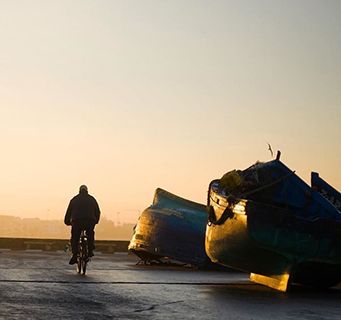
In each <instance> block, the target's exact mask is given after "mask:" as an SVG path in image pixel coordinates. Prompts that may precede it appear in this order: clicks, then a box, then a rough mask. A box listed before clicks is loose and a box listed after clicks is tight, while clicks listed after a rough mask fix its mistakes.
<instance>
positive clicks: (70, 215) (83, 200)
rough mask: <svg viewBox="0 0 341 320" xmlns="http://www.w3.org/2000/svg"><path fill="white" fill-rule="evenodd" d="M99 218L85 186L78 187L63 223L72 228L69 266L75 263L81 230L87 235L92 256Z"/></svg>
mask: <svg viewBox="0 0 341 320" xmlns="http://www.w3.org/2000/svg"><path fill="white" fill-rule="evenodd" d="M99 217H100V210H99V206H98V203H97V201H96V199H95V198H94V197H93V196H91V195H89V193H88V187H87V186H86V185H81V186H80V187H79V194H78V195H76V196H75V197H73V198H72V199H71V201H70V203H69V206H68V208H67V210H66V214H65V218H64V223H65V224H66V225H68V226H72V228H71V247H72V258H71V260H70V262H69V264H75V263H76V262H77V254H78V242H79V237H80V234H81V232H82V230H86V232H87V235H88V245H89V256H90V257H92V256H93V255H94V253H93V250H94V248H95V246H94V241H95V239H94V238H95V232H94V228H95V225H96V224H97V223H98V221H99Z"/></svg>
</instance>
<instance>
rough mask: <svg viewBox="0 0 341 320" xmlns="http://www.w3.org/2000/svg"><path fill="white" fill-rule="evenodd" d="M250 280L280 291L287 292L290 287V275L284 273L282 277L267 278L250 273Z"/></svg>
mask: <svg viewBox="0 0 341 320" xmlns="http://www.w3.org/2000/svg"><path fill="white" fill-rule="evenodd" d="M250 280H251V281H252V282H256V283H259V284H262V285H264V286H267V287H270V288H273V289H276V290H278V291H282V292H286V291H288V289H289V285H290V284H289V281H290V274H289V273H284V274H281V275H274V276H271V277H267V276H263V275H261V274H257V273H250Z"/></svg>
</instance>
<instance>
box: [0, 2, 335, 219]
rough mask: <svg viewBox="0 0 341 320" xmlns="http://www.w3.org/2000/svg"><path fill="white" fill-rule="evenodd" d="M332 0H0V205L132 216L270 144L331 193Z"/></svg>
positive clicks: (2, 208)
mask: <svg viewBox="0 0 341 320" xmlns="http://www.w3.org/2000/svg"><path fill="white" fill-rule="evenodd" d="M340 35H341V1H339V0H335V1H331V0H323V1H322V0H319V1H314V0H299V1H297V0H292V1H289V0H287V1H279V0H277V1H275V0H258V1H256V0H250V1H227V0H226V1H217V0H216V1H200V0H197V1H194V0H193V1H189V0H188V1H184V0H181V1H176V0H169V1H166V0H165V1H159V0H154V1H151V0H136V1H129V0H122V1H114V0H112V1H109V0H107V1H99V0H96V1H85V0H81V1H61V0H58V1H47V0H41V1H35V0H30V1H25V0H22V1H15V0H8V1H4V0H0V146H1V158H0V163H1V167H0V170H1V175H0V177H1V178H0V182H1V183H0V214H11V215H17V216H21V217H40V218H48V219H52V218H63V216H64V213H65V209H66V206H67V204H68V202H69V200H70V198H71V197H72V196H74V195H75V194H76V193H77V192H78V187H79V185H80V184H83V183H85V184H87V185H88V186H89V190H90V193H91V194H93V195H94V196H95V197H96V198H97V199H98V202H99V204H100V207H101V209H102V213H103V215H105V216H106V217H108V218H111V219H114V220H117V219H118V217H119V219H120V221H121V222H122V221H130V222H133V221H135V220H136V218H137V216H138V214H139V211H141V210H143V209H144V208H145V207H147V206H148V205H150V204H151V202H152V198H153V193H154V190H155V188H157V187H162V188H165V189H167V190H168V191H170V192H173V193H176V194H178V195H180V196H183V197H186V198H188V199H191V200H194V201H198V202H202V203H204V202H205V201H206V193H207V187H208V184H209V182H210V180H212V179H214V178H217V177H220V176H221V175H222V174H224V173H225V172H226V171H229V170H231V169H234V168H240V169H244V168H245V167H248V166H249V165H251V164H252V163H254V162H255V161H256V160H264V161H266V160H270V158H271V157H270V153H269V151H268V150H267V142H270V143H271V145H272V147H273V149H274V150H277V149H280V150H281V151H282V160H283V162H284V163H286V164H287V165H288V166H289V167H290V168H291V169H293V170H296V172H297V173H298V174H299V175H300V176H301V177H302V178H303V179H304V180H305V181H307V182H309V181H310V171H311V170H315V171H318V172H319V173H320V175H321V176H322V177H323V178H325V179H326V180H327V181H329V182H330V183H331V184H332V185H334V186H335V187H336V188H338V189H341V173H340V158H341V148H340V139H341V128H340V120H341V36H340Z"/></svg>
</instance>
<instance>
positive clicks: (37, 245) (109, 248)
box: [0, 238, 129, 253]
mask: <svg viewBox="0 0 341 320" xmlns="http://www.w3.org/2000/svg"><path fill="white" fill-rule="evenodd" d="M69 242H70V241H69V240H67V239H34V238H0V249H11V250H31V249H36V250H43V251H57V250H65V249H66V248H67V247H68V245H69ZM128 244H129V241H126V240H96V241H95V246H96V250H95V251H99V252H102V253H114V252H127V251H128Z"/></svg>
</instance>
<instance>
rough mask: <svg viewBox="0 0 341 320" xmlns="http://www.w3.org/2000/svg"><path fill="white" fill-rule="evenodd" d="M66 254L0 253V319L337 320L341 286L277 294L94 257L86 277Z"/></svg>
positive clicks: (229, 275)
mask: <svg viewBox="0 0 341 320" xmlns="http://www.w3.org/2000/svg"><path fill="white" fill-rule="evenodd" d="M68 260H69V255H68V254H66V253H64V252H62V251H57V252H46V251H37V250H26V251H11V250H0V319H49V320H50V319H97V320H99V319H233V320H241V319H253V320H258V319H286V320H291V319H303V320H304V319H306V320H318V319H330V320H332V319H335V320H336V319H341V287H338V288H333V289H330V290H328V291H316V290H310V289H307V288H302V287H295V288H294V289H293V290H292V291H291V292H289V293H280V292H276V291H274V290H272V289H269V288H266V287H264V286H261V285H257V284H253V283H251V282H250V281H249V280H248V275H247V274H243V273H239V272H222V271H202V270H193V269H190V268H184V267H173V266H143V265H136V262H137V261H138V260H137V258H136V257H135V256H131V255H127V253H116V254H97V255H96V256H95V257H94V259H93V261H91V263H90V265H89V268H88V271H87V275H85V276H82V275H78V274H77V273H76V271H75V267H74V266H70V265H68Z"/></svg>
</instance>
